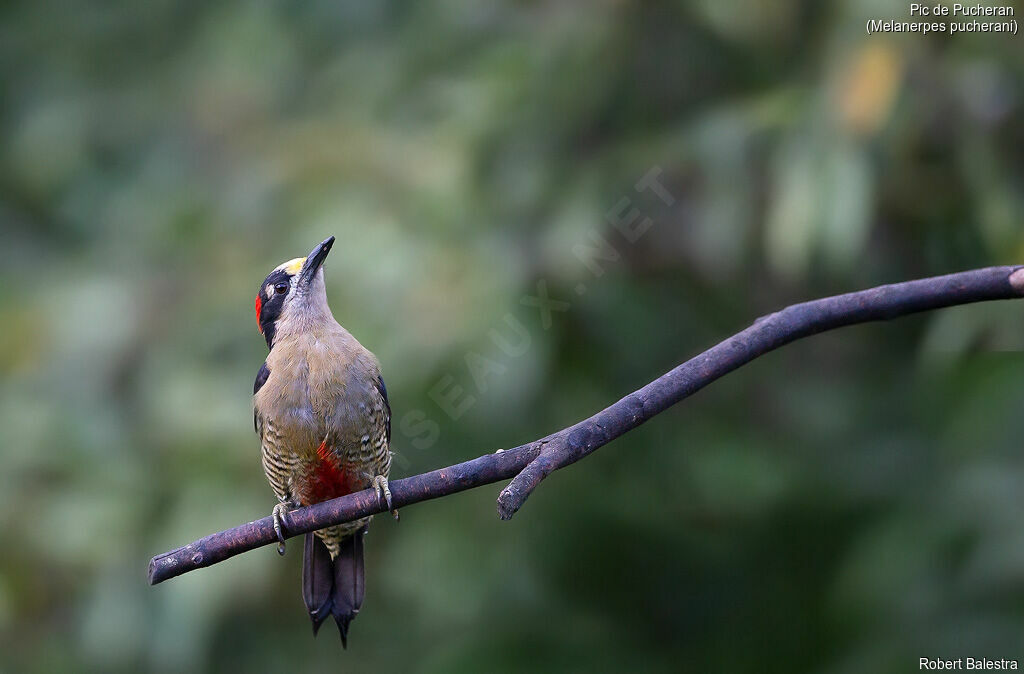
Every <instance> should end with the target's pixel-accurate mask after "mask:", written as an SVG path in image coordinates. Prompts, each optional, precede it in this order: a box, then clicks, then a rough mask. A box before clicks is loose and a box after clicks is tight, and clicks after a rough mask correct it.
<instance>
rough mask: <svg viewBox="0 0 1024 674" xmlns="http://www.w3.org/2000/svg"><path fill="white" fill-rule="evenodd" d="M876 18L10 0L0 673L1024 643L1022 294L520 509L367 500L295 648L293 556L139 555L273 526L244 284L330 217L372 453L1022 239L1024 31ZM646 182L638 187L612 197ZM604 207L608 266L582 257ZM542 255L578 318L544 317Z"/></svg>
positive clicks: (839, 359)
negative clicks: (351, 571) (192, 558)
mask: <svg viewBox="0 0 1024 674" xmlns="http://www.w3.org/2000/svg"><path fill="white" fill-rule="evenodd" d="M905 5H906V3H891V2H880V1H872V0H848V1H846V2H835V3H819V2H816V1H811V0H806V1H802V2H801V1H797V0H778V1H775V2H760V1H758V0H701V1H698V2H692V3H682V2H677V3H660V4H657V3H639V2H597V3H573V2H527V3H513V2H498V3H486V4H477V3H469V2H444V3H424V4H422V5H418V6H412V5H411V4H406V3H393V2H380V3H359V2H345V3H342V2H333V1H322V0H315V1H313V2H306V3H284V2H259V3H245V2H223V3H205V2H169V1H167V0H157V1H155V2H147V3H144V4H140V3H129V2H107V3H68V2H58V1H56V0H43V1H37V2H25V1H22V2H8V3H4V5H3V8H2V9H0V18H2V21H0V70H2V77H3V80H2V82H3V84H2V87H3V88H2V93H3V97H2V100H3V105H2V114H0V137H2V139H3V142H2V145H0V227H2V243H0V279H2V281H3V285H4V291H3V292H0V326H2V330H0V373H2V382H0V533H2V553H0V672H50V671H72V670H91V671H111V672H117V671H123V672H128V671H139V670H148V671H238V670H239V669H241V670H243V671H274V672H282V671H292V670H295V669H298V670H299V671H360V672H386V671H416V672H453V671H461V672H478V671H494V672H512V671H521V670H524V669H531V670H559V671H562V670H569V671H573V670H575V671H590V672H612V671H621V670H624V669H636V668H639V669H644V670H648V671H680V670H681V671H717V672H770V671H777V672H799V671H808V672H829V673H846V672H868V671H870V672H886V671H890V672H907V671H916V668H917V659H918V658H920V657H924V656H928V657H953V658H955V657H967V656H972V657H989V658H1001V657H1006V658H1016V659H1024V646H1022V644H1024V526H1022V522H1024V500H1022V496H1021V495H1022V493H1024V456H1022V455H1021V451H1020V450H1021V449H1022V447H1021V438H1022V437H1024V358H1022V357H1021V352H1022V351H1021V350H1022V347H1024V306H1021V305H1017V304H1013V303H998V304H990V305H976V306H971V307H964V308H958V309H954V310H949V311H945V312H941V313H935V314H931V315H924V316H917V317H910V318H906V319H901V320H900V321H898V322H895V323H892V324H877V325H870V326H860V327H854V328H849V329H844V330H842V331H839V332H836V333H833V334H828V335H823V336H819V337H814V338H812V339H808V340H804V341H801V342H799V343H797V344H795V345H792V346H789V347H787V348H786V349H784V350H782V351H780V352H777V353H774V354H770V355H769V356H767V357H765V358H762V359H760V360H758V361H756V362H755V363H753V364H752V365H750V366H749V367H746V368H743V369H742V370H741V371H739V372H737V373H735V374H733V375H731V376H729V377H727V378H726V379H724V380H723V381H721V382H718V383H716V384H714V385H713V386H712V387H711V388H709V389H708V390H706V391H704V392H702V393H700V394H699V395H697V396H696V397H694V398H693V399H691V400H688V401H687V402H685V403H684V404H682V405H680V406H679V407H678V408H677V409H673V410H671V411H669V412H667V413H665V414H663V415H661V416H659V417H658V418H657V419H655V420H654V421H652V422H651V423H649V424H647V425H646V426H644V427H642V428H641V429H639V430H637V431H636V432H633V433H631V434H629V435H628V436H626V437H624V438H622V439H620V440H618V441H616V442H615V443H614V444H612V445H610V446H608V447H607V448H605V449H603V450H602V451H600V452H598V453H597V454H595V455H594V456H593V457H591V458H588V459H587V460H586V461H583V462H582V463H579V464H577V465H576V466H574V467H572V468H571V469H569V470H565V471H562V472H560V473H558V474H557V475H555V476H553V477H551V478H550V479H549V480H548V481H546V482H545V483H544V485H543V486H542V487H541V488H540V489H539V490H538V491H537V493H536V494H535V495H534V496H533V497H532V498H531V499H530V501H529V502H528V504H527V505H526V506H525V507H524V509H523V510H522V511H521V512H520V513H519V514H518V515H517V516H516V518H515V519H514V520H512V521H511V522H507V523H505V522H500V521H498V519H497V518H496V516H495V502H494V501H495V497H496V496H497V493H498V491H499V489H500V486H499V485H494V486H493V487H489V488H482V489H479V490H476V491H473V492H468V493H464V494H461V495H456V496H453V497H450V498H446V499H442V500H440V501H434V502H430V503H425V504H421V505H417V506H414V507H409V508H406V509H405V511H404V512H403V517H402V521H401V523H400V524H398V525H396V524H394V523H393V522H392V521H390V520H389V519H385V518H378V519H377V520H376V522H375V523H374V525H373V527H372V530H371V535H370V537H369V538H368V539H367V543H368V544H367V551H368V552H367V555H368V559H367V569H368V573H367V575H368V589H367V599H366V603H365V606H364V609H363V611H362V613H361V615H360V617H359V619H358V620H357V621H356V622H355V623H354V624H353V626H352V631H351V633H350V648H349V650H348V651H347V652H342V650H341V646H340V644H339V643H338V640H337V638H336V636H335V635H334V634H333V633H332V630H333V628H330V627H329V628H328V629H325V631H324V633H323V634H321V636H320V638H319V639H316V640H314V639H313V638H312V637H311V636H310V634H309V632H310V629H309V623H308V620H307V618H306V616H305V612H304V610H303V607H302V602H301V598H300V593H299V575H300V557H301V554H300V550H299V547H296V546H291V550H290V551H289V554H288V555H287V557H285V558H284V559H280V558H279V557H278V556H277V554H276V552H275V551H274V548H273V547H266V548H263V549H260V550H257V551H254V552H250V553H247V554H245V555H242V556H240V557H237V558H234V559H232V560H229V561H227V562H224V563H222V564H219V565H216V566H215V567H212V568H210V569H207V570H202V571H198V572H195V573H191V574H188V575H186V576H184V577H181V578H178V579H175V580H172V581H169V582H167V583H165V584H163V585H160V586H158V587H155V588H152V587H148V586H147V585H146V581H145V572H146V563H147V561H148V559H149V557H150V556H151V555H153V554H156V553H159V552H162V551H165V550H168V549H171V548H173V547H176V546H178V545H182V544H185V543H187V542H189V541H191V540H193V539H195V538H198V537H200V536H202V535H205V534H207V533H210V532H213V531H216V530H220V529H224V528H227V527H230V526H234V525H236V524H240V523H243V522H247V521H249V520H251V519H255V518H258V517H262V516H265V515H267V514H269V513H270V509H271V507H272V505H273V503H274V501H273V497H272V494H271V491H270V489H269V487H268V485H267V484H266V482H265V479H264V477H263V474H262V471H261V468H260V464H259V454H258V442H257V439H256V437H255V435H254V434H253V431H252V415H251V400H250V395H249V394H250V392H251V390H252V389H251V387H252V381H253V378H254V376H255V373H256V371H257V369H258V368H259V366H260V364H261V363H262V360H263V358H264V354H265V351H266V347H265V345H264V343H263V340H262V339H261V337H260V335H259V334H258V333H257V331H256V322H255V317H254V315H253V312H252V305H253V297H255V295H256V291H257V288H258V286H259V283H260V281H261V280H262V279H263V277H264V275H265V274H266V273H267V272H268V271H269V270H270V269H271V268H272V267H273V266H275V265H277V264H278V263H280V262H282V261H284V260H286V259H289V258H292V257H295V256H299V255H304V254H305V253H307V252H308V251H309V250H310V248H311V247H312V246H313V245H314V244H315V243H317V242H319V241H320V240H321V239H323V238H325V237H326V236H328V235H330V234H334V235H336V236H337V237H338V244H337V245H335V248H334V252H333V253H332V254H331V257H330V259H329V260H328V263H327V283H328V295H329V298H330V301H331V304H332V307H333V309H334V313H335V315H336V316H337V318H338V320H339V321H340V322H341V323H342V324H343V325H345V326H346V327H347V328H349V330H351V331H352V332H353V333H354V334H355V335H356V336H357V337H358V338H359V339H360V340H361V341H362V342H363V343H364V344H365V345H367V346H368V347H369V348H370V349H372V350H373V351H375V352H376V353H377V354H378V356H379V357H380V360H381V362H382V365H383V372H384V377H385V380H386V382H387V385H388V388H389V391H390V394H391V403H392V407H393V409H394V415H395V417H394V419H395V432H394V450H395V452H396V463H395V469H394V472H393V475H394V476H396V477H401V476H404V475H410V474H414V473H417V472H421V471H423V470H427V469H431V468H435V467H439V466H443V465H447V464H450V463H453V462H456V461H460V460H463V459H467V458H471V457H474V456H477V455H479V454H483V453H486V452H490V451H493V450H495V449H497V448H499V447H511V446H514V445H517V444H520V443H522V442H526V441H529V440H532V439H534V438H537V437H540V436H542V435H544V434H546V433H549V432H551V431H553V430H556V429H558V428H562V427H564V426H566V425H569V424H570V423H573V422H575V421H577V420H579V419H580V418H582V417H584V416H587V415H589V414H591V413H593V412H595V411H596V410H598V409H600V408H601V407H603V406H605V405H607V404H608V403H611V402H613V401H614V400H616V399H618V398H619V397H620V396H621V395H624V394H625V393H628V392H629V391H632V390H633V389H635V388H637V387H639V386H641V385H643V384H644V383H646V382H647V381H649V380H650V379H652V378H654V377H656V376H657V375H659V374H661V373H662V372H664V371H666V370H668V369H670V368H671V367H673V366H675V365H676V364H677V363H679V362H681V361H682V360H684V359H686V358H689V357H690V356H692V355H694V354H696V353H699V352H700V351H701V350H703V349H704V348H707V347H708V346H710V345H712V344H714V343H715V342H716V341H718V340H720V339H722V338H724V337H726V336H728V335H730V334H732V333H733V332H735V331H737V330H739V329H741V328H742V327H744V326H745V325H746V324H748V323H749V322H750V321H751V320H752V319H753V318H755V317H756V316H759V315H761V314H763V313H766V312H769V311H771V310H773V309H776V308H779V307H781V306H784V305H785V304H788V303H791V302H794V301H799V300H804V299H810V298H814V297H818V296H823V295H827V294H832V293H836V292H845V291H849V290H854V289H859V288H863V287H868V286H873V285H877V284H880V283H886V282H893V281H899V280H905V279H908V278H913V277H920V276H926V275H933V274H941V273H947V272H952V271H957V270H961V269H966V268H971V267H977V266H985V265H990V264H1009V263H1015V262H1024V229H1022V224H1024V124H1022V123H1021V121H1022V116H1024V100H1022V94H1024V89H1022V83H1024V48H1022V46H1024V43H1022V42H1021V39H1022V38H1018V37H1013V36H1005V35H996V34H975V35H964V36H956V37H953V38H950V37H949V36H934V37H932V36H929V37H927V38H924V37H921V36H919V35H888V36H867V35H866V33H865V21H866V20H867V19H868V18H897V19H901V18H903V19H905V18H907V17H906V16H905V14H904V12H905V10H906V7H905ZM1019 10H1020V7H1019V6H1018V18H1019V15H1020V11H1019ZM652 170H659V171H660V173H659V174H658V176H659V180H660V181H661V184H662V185H664V188H665V189H666V190H668V193H669V194H670V195H671V199H670V200H671V201H672V204H671V205H669V204H667V203H666V200H665V199H662V198H661V197H659V195H658V194H657V193H656V192H654V191H652V190H650V189H648V190H642V191H639V192H638V191H637V190H636V188H635V185H636V183H637V181H639V180H641V179H642V178H643V176H645V175H647V174H648V172H650V171H652ZM624 200H626V201H624ZM631 209H635V211H636V213H635V214H634V215H635V217H637V218H650V220H651V225H650V227H649V229H647V231H646V232H644V234H643V236H641V237H640V238H639V240H637V241H635V242H634V243H629V242H628V241H627V240H626V238H625V237H623V235H622V234H621V233H620V232H619V231H617V230H616V229H615V227H614V226H613V225H612V222H611V221H612V220H613V219H614V218H615V216H616V214H618V215H619V216H625V215H628V214H629V213H630V212H631ZM636 214H639V215H636ZM636 222H637V223H639V222H642V220H637V221H636ZM595 236H601V237H603V238H604V239H605V240H606V241H607V243H608V245H609V246H610V247H611V248H612V249H613V250H614V251H615V252H616V254H617V255H618V259H617V260H612V259H605V260H599V261H598V263H597V264H598V267H597V268H594V263H593V261H592V262H591V265H590V266H588V265H587V264H585V263H584V262H583V261H582V260H581V256H582V257H584V258H586V257H587V255H584V254H583V253H585V252H586V249H587V247H592V246H594V241H595V240H596V239H594V238H593V237H595ZM581 247H582V248H581ZM605 255H606V256H607V257H614V256H611V255H609V254H608V253H607V251H606V252H605ZM598 270H599V271H600V272H601V273H600V274H599V275H598V274H597V273H596V272H597V271H598ZM539 281H543V282H544V284H546V289H547V292H549V293H550V295H551V297H552V298H554V299H557V300H561V301H565V302H569V307H568V308H567V309H566V310H564V311H557V312H555V313H554V315H553V316H552V320H551V323H550V325H549V326H547V327H545V325H544V323H543V322H542V316H541V314H540V312H538V311H537V309H536V308H534V307H532V306H529V303H527V304H523V303H522V302H521V300H522V299H523V298H524V297H527V296H531V295H536V294H537V292H538V291H537V287H538V282H539ZM509 316H511V317H512V318H511V319H509V318H508V317H509ZM509 320H511V321H512V323H511V324H510V323H509ZM516 322H518V323H519V324H520V325H522V326H524V327H525V329H526V333H527V334H528V336H529V346H528V348H525V349H524V350H523V351H524V352H523V353H519V354H514V355H512V356H509V355H507V354H506V353H503V352H502V350H501V349H500V348H499V347H498V346H497V343H496V341H495V339H494V337H493V334H494V333H493V331H497V333H498V334H500V335H502V336H504V337H505V338H506V339H511V340H513V341H516V340H515V339H514V338H515V335H516V333H515V332H514V331H513V330H512V329H511V328H510V327H509V326H510V325H515V324H516ZM469 354H477V355H475V356H474V355H469ZM467 356H468V360H469V361H470V362H471V363H476V364H479V363H481V362H483V361H481V360H480V359H479V358H480V357H482V358H486V359H488V360H489V361H491V365H490V367H491V368H492V369H494V370H498V371H496V372H491V373H489V374H487V375H486V376H485V377H484V378H483V379H482V381H480V382H478V381H477V380H476V379H474V377H473V374H472V371H471V369H470V366H469V365H468V364H467ZM453 387H461V389H462V392H461V394H458V392H457V389H455V388H453ZM481 388H485V389H486V390H483V391H481V390H480V389H481ZM432 392H433V393H432ZM439 392H443V393H446V394H448V395H460V397H459V398H458V399H459V400H460V401H463V402H464V403H465V401H469V400H471V402H468V403H466V404H465V407H466V409H465V411H464V412H463V413H462V414H461V415H460V416H458V418H457V419H456V418H452V417H451V416H450V415H448V414H447V413H445V412H444V411H443V409H442V407H441V406H440V405H439V404H438V402H437V399H438V397H439V395H438V393H439ZM453 392H455V393H453Z"/></svg>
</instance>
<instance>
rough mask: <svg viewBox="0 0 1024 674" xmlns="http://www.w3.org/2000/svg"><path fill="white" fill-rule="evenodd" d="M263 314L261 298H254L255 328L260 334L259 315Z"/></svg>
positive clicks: (261, 330) (261, 329)
mask: <svg viewBox="0 0 1024 674" xmlns="http://www.w3.org/2000/svg"><path fill="white" fill-rule="evenodd" d="M262 312H263V298H262V297H260V296H259V295H257V296H256V327H257V328H259V330H260V334H261V335H262V334H263V324H262V323H260V313H262Z"/></svg>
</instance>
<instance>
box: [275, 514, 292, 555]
mask: <svg viewBox="0 0 1024 674" xmlns="http://www.w3.org/2000/svg"><path fill="white" fill-rule="evenodd" d="M294 508H295V504H294V503H292V502H290V501H282V502H281V503H278V504H277V505H276V506H274V533H275V534H277V554H279V555H281V556H282V557H283V556H284V540H285V536H284V517H285V515H287V514H288V511H289V510H293V509H294Z"/></svg>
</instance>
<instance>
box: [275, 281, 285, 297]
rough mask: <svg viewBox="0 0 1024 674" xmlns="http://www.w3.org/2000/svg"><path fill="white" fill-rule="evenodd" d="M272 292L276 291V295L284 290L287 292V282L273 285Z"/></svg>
mask: <svg viewBox="0 0 1024 674" xmlns="http://www.w3.org/2000/svg"><path fill="white" fill-rule="evenodd" d="M274 292H275V293H277V294H278V295H284V294H285V293H286V292H288V284H287V283H278V284H277V285H275V286H274Z"/></svg>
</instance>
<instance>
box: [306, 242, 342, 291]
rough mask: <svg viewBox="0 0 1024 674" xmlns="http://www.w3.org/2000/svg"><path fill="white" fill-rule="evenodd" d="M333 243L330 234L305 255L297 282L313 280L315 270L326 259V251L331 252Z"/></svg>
mask: <svg viewBox="0 0 1024 674" xmlns="http://www.w3.org/2000/svg"><path fill="white" fill-rule="evenodd" d="M333 245H334V237H333V236H330V237H328V238H326V239H324V241H323V243H321V244H319V245H318V246H317V247H316V248H314V249H313V250H311V251H310V253H309V255H308V256H307V257H306V262H305V263H304V264H303V265H302V271H300V272H299V282H300V283H302V284H305V285H309V283H310V282H311V281H312V280H313V277H314V276H316V270H317V269H319V268H320V266H321V265H323V263H324V260H326V259H327V253H329V252H331V246H333Z"/></svg>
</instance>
